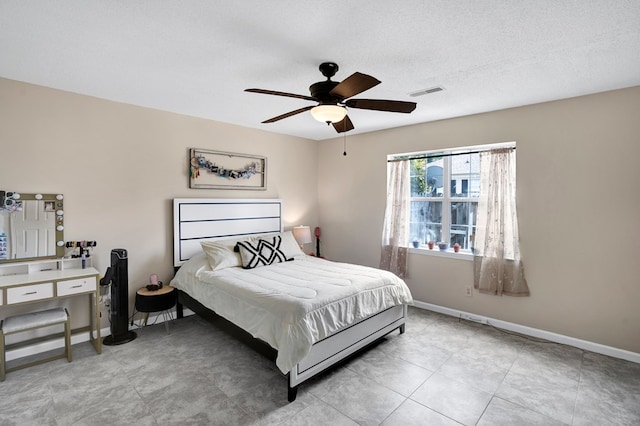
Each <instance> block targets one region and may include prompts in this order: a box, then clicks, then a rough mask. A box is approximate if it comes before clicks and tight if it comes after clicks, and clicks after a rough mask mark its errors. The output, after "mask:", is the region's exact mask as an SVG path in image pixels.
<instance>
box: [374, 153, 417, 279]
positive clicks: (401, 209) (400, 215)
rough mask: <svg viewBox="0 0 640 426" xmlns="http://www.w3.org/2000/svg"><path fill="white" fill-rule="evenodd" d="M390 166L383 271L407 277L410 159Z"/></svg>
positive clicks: (391, 163) (388, 171)
mask: <svg viewBox="0 0 640 426" xmlns="http://www.w3.org/2000/svg"><path fill="white" fill-rule="evenodd" d="M388 164H389V166H388V168H387V208H386V209H385V214H384V225H383V228H382V253H381V256H380V268H381V269H386V270H387V271H391V272H393V273H394V274H396V275H397V276H399V277H401V278H404V277H406V275H407V251H408V248H407V224H408V223H409V222H408V219H409V215H408V208H409V195H410V194H409V189H410V185H411V181H410V176H409V160H402V161H393V162H390V163H388Z"/></svg>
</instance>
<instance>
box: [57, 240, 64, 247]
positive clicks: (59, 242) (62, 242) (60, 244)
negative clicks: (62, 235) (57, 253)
mask: <svg viewBox="0 0 640 426" xmlns="http://www.w3.org/2000/svg"><path fill="white" fill-rule="evenodd" d="M56 245H57V246H58V247H62V246H63V245H64V241H58V242H57V243H56Z"/></svg>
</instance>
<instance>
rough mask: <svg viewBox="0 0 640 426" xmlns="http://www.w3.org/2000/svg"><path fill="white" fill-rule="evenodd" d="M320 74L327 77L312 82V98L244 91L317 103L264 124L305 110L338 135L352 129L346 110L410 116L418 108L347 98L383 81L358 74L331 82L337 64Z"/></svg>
mask: <svg viewBox="0 0 640 426" xmlns="http://www.w3.org/2000/svg"><path fill="white" fill-rule="evenodd" d="M319 68H320V72H322V75H324V76H325V77H327V80H326V81H319V82H317V83H313V84H312V85H311V86H310V87H309V92H310V93H311V96H306V95H296V94H295V93H286V92H277V91H274V90H263V89H246V90H245V92H252V93H263V94H265V95H276V96H285V97H288V98H297V99H304V100H306V101H313V102H317V103H318V104H317V105H316V106H306V107H304V108H300V109H296V110H294V111H290V112H287V113H285V114H282V115H278V116H277V117H273V118H270V119H268V120H265V121H263V122H262V123H273V122H276V121H279V120H282V119H283V118H287V117H291V116H293V115H296V114H300V113H302V112H305V111H311V115H312V116H313V118H315V119H316V120H318V121H321V122H324V123H327V125H329V124H332V125H333V127H334V128H335V129H336V131H337V132H338V133H343V132H347V131H349V130H352V129H353V128H354V127H353V123H352V122H351V120H350V119H349V116H348V115H347V108H346V107H349V108H358V109H370V110H376V111H388V112H403V113H407V114H408V113H410V112H411V111H413V110H414V109H416V103H415V102H404V101H390V100H385V99H348V98H351V97H352V96H355V95H357V94H359V93H362V92H364V91H365V90H369V89H371V88H372V87H374V86H377V85H378V84H380V80H378V79H376V78H374V77H371V76H370V75H367V74H362V73H359V72H355V73H353V74H351V75H350V76H349V77H347V78H346V79H345V80H343V81H341V82H340V81H332V80H331V77H333V76H334V75H335V74H336V72H337V71H338V64H336V63H334V62H323V63H322V64H320V67H319Z"/></svg>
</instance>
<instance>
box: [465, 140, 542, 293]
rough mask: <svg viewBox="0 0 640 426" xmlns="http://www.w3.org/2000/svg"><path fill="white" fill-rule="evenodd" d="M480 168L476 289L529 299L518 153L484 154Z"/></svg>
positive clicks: (509, 150)
mask: <svg viewBox="0 0 640 426" xmlns="http://www.w3.org/2000/svg"><path fill="white" fill-rule="evenodd" d="M480 167H481V172H480V175H481V178H480V199H479V200H478V218H477V228H476V235H475V240H474V287H475V288H476V289H477V290H478V291H480V292H481V293H487V294H495V295H503V294H504V295H509V296H528V295H529V287H528V286H527V281H526V279H525V277H524V267H523V265H522V259H521V258H520V247H519V242H518V217H517V212H516V161H515V150H514V149H513V148H503V149H496V150H491V151H486V152H483V153H481V154H480Z"/></svg>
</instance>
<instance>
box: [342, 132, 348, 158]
mask: <svg viewBox="0 0 640 426" xmlns="http://www.w3.org/2000/svg"><path fill="white" fill-rule="evenodd" d="M343 135H344V136H343V138H342V143H343V146H344V152H343V153H342V155H343V156H345V157H346V156H347V133H346V132H345V133H343Z"/></svg>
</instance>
